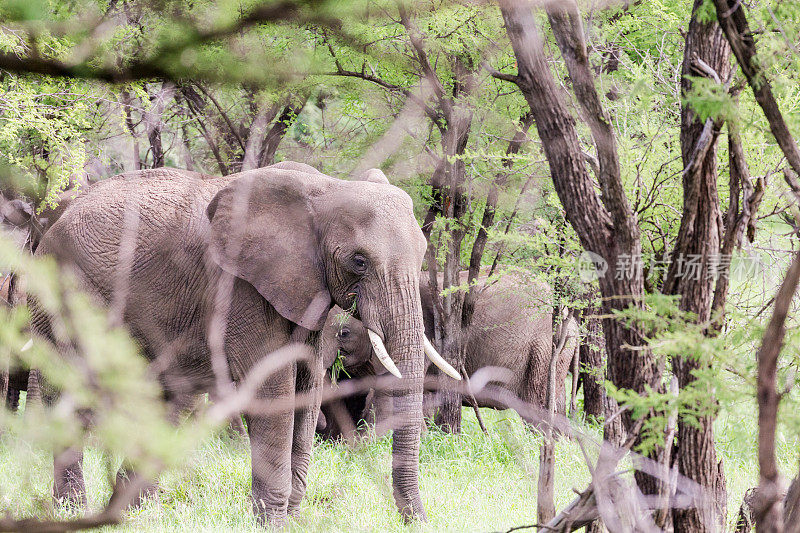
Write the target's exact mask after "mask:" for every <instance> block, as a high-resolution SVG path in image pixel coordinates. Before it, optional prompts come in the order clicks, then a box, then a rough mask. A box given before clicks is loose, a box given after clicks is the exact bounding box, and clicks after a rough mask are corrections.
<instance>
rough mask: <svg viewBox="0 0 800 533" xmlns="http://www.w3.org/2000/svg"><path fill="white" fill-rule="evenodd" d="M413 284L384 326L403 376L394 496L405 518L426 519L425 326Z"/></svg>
mask: <svg viewBox="0 0 800 533" xmlns="http://www.w3.org/2000/svg"><path fill="white" fill-rule="evenodd" d="M413 285H414V286H413V287H411V288H410V289H411V290H402V291H398V293H397V294H398V298H397V299H395V301H394V302H392V303H391V305H390V306H389V307H388V308H387V309H386V314H385V316H384V320H382V326H383V331H384V337H385V339H386V347H387V349H388V352H389V355H390V356H391V358H392V359H393V360H394V362H395V363H396V365H397V368H398V370H399V371H400V374H401V375H402V379H401V380H400V387H399V388H398V389H397V390H396V392H395V393H394V420H393V422H394V423H393V424H392V427H393V428H394V436H393V441H392V486H393V489H394V491H393V492H394V499H395V502H396V503H397V506H398V508H399V509H400V512H401V513H402V515H403V518H404V519H406V520H412V519H415V518H416V519H419V520H426V516H425V509H424V508H423V506H422V498H421V497H420V492H419V446H420V432H421V430H422V385H423V373H424V355H423V351H422V350H423V338H424V329H423V323H422V307H421V305H420V301H419V293H418V291H417V288H416V283H414V284H413Z"/></svg>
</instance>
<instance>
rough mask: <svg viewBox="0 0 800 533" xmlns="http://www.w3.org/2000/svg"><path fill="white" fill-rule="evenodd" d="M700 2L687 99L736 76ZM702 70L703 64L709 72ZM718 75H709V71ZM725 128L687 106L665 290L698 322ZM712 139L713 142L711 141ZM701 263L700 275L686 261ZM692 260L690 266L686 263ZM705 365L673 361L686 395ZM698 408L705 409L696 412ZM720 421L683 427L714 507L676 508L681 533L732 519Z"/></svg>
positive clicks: (712, 242) (682, 439)
mask: <svg viewBox="0 0 800 533" xmlns="http://www.w3.org/2000/svg"><path fill="white" fill-rule="evenodd" d="M702 3H703V2H702V0H695V3H694V8H693V10H692V19H691V22H690V23H689V31H688V32H687V34H686V49H685V52H684V60H683V67H682V76H683V78H682V81H681V88H682V91H683V94H684V96H686V95H687V94H688V92H689V91H690V90H691V87H692V81H691V80H690V79H689V76H697V75H701V74H703V73H705V74H706V75H708V76H712V77H713V76H716V77H717V79H718V80H727V79H728V77H729V75H730V70H731V66H730V47H729V46H728V43H727V42H726V41H725V37H724V36H723V34H722V31H721V30H720V27H719V25H718V24H717V22H716V21H711V22H709V23H702V22H700V21H699V20H698V19H697V11H698V9H699V8H700V7H701V6H702ZM703 64H704V65H703ZM706 67H710V68H711V69H713V71H714V73H715V74H714V73H711V72H707V68H706ZM718 128H719V126H718V125H716V124H714V123H713V121H712V120H711V119H708V120H706V121H705V122H704V121H701V120H700V119H699V118H698V116H697V115H696V114H695V112H694V110H693V109H692V108H691V107H690V106H689V105H687V104H684V105H683V109H682V112H681V152H682V157H683V163H684V173H683V216H682V218H681V226H680V230H679V232H678V240H677V242H676V244H675V250H674V252H673V255H672V257H673V260H672V262H671V263H670V267H669V270H668V272H667V278H666V281H665V284H664V292H665V293H666V294H677V295H680V296H681V300H680V304H679V305H680V308H681V309H682V310H684V311H689V312H692V313H695V314H696V315H697V320H698V323H700V324H706V323H708V322H709V321H710V319H711V306H712V302H713V297H714V285H715V280H714V277H712V276H709V275H708V271H707V268H708V265H710V264H711V262H712V261H713V260H714V257H716V256H717V254H719V251H720V229H721V228H720V226H721V222H722V221H721V213H720V202H719V195H718V194H717V168H716V146H715V141H716V134H717V133H718ZM709 133H710V135H711V136H710V138H709ZM696 259H699V260H700V265H701V266H700V268H699V270H697V271H695V270H693V269H690V268H688V267H687V265H688V264H689V262H688V261H691V260H696ZM687 260H688V261H687ZM707 365H708V362H707V361H702V360H699V359H698V358H696V357H694V356H693V355H688V356H686V357H676V358H673V360H672V367H673V371H674V373H675V376H676V377H677V378H678V385H679V386H680V388H681V389H686V388H687V387H689V386H691V384H692V383H693V382H694V381H695V377H694V375H693V372H694V371H696V370H699V369H703V368H706V367H707ZM698 408H702V407H701V406H698ZM714 419H715V415H714V414H713V413H710V412H701V413H700V416H699V417H697V418H696V419H695V418H694V417H692V419H691V420H688V419H687V418H683V417H682V418H680V419H679V420H678V438H677V443H678V444H677V451H676V457H675V460H676V463H677V465H678V471H679V472H680V474H682V475H683V476H686V477H688V478H690V479H692V480H694V481H696V482H697V483H699V484H700V485H701V486H702V487H703V488H705V489H706V490H708V491H709V493H710V494H711V495H713V496H712V501H709V502H706V505H705V506H704V507H703V508H700V507H693V508H685V509H677V508H676V509H673V511H672V519H673V523H674V528H675V530H676V531H698V532H700V531H719V530H721V529H723V528H724V525H725V517H726V514H725V512H726V498H727V495H726V489H725V475H724V472H723V469H722V462H721V461H719V460H718V459H717V453H716V446H715V442H714V430H713V424H714Z"/></svg>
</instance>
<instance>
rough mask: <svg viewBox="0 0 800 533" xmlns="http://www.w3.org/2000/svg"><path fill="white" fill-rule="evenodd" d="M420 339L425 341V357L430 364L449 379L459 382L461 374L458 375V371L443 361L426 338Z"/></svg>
mask: <svg viewBox="0 0 800 533" xmlns="http://www.w3.org/2000/svg"><path fill="white" fill-rule="evenodd" d="M422 338H423V339H425V355H427V356H428V359H430V360H431V363H433V364H434V365H436V366H438V367H439V368H441V369H442V372H444V373H445V374H447V375H448V376H450V377H451V378H453V379H457V380H459V381H461V374H459V373H458V370H456V369H455V368H453V367H452V366H450V363H448V362H447V361H445V360H444V357H442V356H441V355H439V352H437V351H436V348H434V347H433V344H431V341H429V340H428V337H426V336H424V335H423V336H422Z"/></svg>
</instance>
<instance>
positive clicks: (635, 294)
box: [493, 0, 661, 494]
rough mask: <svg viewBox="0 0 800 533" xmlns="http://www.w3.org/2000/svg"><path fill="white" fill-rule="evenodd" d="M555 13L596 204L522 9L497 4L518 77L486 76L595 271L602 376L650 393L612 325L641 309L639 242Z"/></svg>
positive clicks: (589, 81) (638, 358)
mask: <svg viewBox="0 0 800 533" xmlns="http://www.w3.org/2000/svg"><path fill="white" fill-rule="evenodd" d="M559 6H561V7H563V8H564V9H565V11H564V12H555V11H553V12H550V13H548V14H549V15H550V18H551V25H552V26H553V30H554V32H555V33H557V34H560V35H557V36H556V40H557V42H558V44H559V48H560V49H561V50H562V55H563V56H564V58H565V62H566V64H567V68H568V70H569V74H570V79H571V80H572V83H573V85H574V86H575V93H576V95H579V103H580V104H581V108H582V110H583V115H584V119H585V120H586V121H587V123H588V124H589V126H590V130H591V133H592V138H593V139H594V141H595V146H596V148H597V150H598V154H599V157H598V160H599V162H600V171H599V173H598V180H599V181H600V187H601V189H602V192H603V194H602V197H600V196H599V195H598V194H597V192H596V190H595V186H594V182H593V180H592V179H591V177H590V176H589V173H588V171H587V169H586V164H585V161H584V156H583V149H582V147H581V144H580V141H579V139H578V134H577V131H576V128H575V120H574V119H573V117H572V115H571V114H570V113H569V110H568V109H567V106H566V104H565V103H564V101H563V98H562V89H561V87H560V86H559V85H557V84H556V82H555V80H554V78H553V74H552V72H551V71H550V68H549V66H548V63H547V59H546V57H545V54H544V47H543V43H542V39H541V37H540V35H539V32H538V27H537V24H536V20H535V18H534V16H533V13H532V12H531V7H530V5H529V4H527V3H522V2H516V1H512V0H502V1H501V2H500V10H501V12H502V14H503V20H504V21H505V25H506V32H507V33H508V37H509V40H510V41H511V45H512V48H513V50H514V56H515V57H516V60H517V68H518V74H517V75H509V74H504V73H498V72H494V73H493V75H494V76H495V77H497V78H500V79H504V80H507V81H511V82H513V83H515V84H516V85H517V86H518V87H519V88H520V90H521V92H522V93H523V96H524V97H525V99H526V100H527V102H528V105H529V106H530V109H531V112H532V114H533V116H534V121H535V124H536V129H537V131H538V133H539V138H540V140H541V141H542V147H543V149H544V152H545V156H546V157H547V161H548V163H549V166H550V173H551V176H552V179H553V184H554V186H555V190H556V193H557V194H558V198H559V200H560V201H561V203H562V205H563V206H564V210H565V212H566V217H567V220H568V221H569V222H570V224H571V225H572V227H573V228H574V229H575V232H576V233H577V234H578V237H579V238H580V241H581V244H582V246H583V247H584V249H585V250H587V251H588V252H591V253H592V254H593V255H592V256H591V258H592V260H593V262H594V263H595V264H596V265H597V266H598V274H599V284H600V293H601V296H602V297H603V303H602V314H603V315H604V316H607V317H609V318H604V319H603V331H604V333H605V341H606V353H607V354H608V373H609V377H610V379H611V381H612V382H613V383H614V385H616V386H617V387H619V388H625V389H629V390H633V391H636V392H637V393H639V394H645V393H646V390H647V387H648V386H649V387H653V388H656V387H657V385H658V383H659V382H660V376H661V368H660V366H659V364H658V363H657V362H656V361H655V359H654V358H653V357H652V354H651V352H650V350H649V348H648V345H647V342H646V340H645V339H644V338H643V337H642V335H641V334H640V332H638V331H637V330H636V329H634V328H630V327H628V326H627V325H625V324H624V323H622V322H620V321H618V320H616V319H615V318H612V316H613V312H614V311H617V310H624V309H626V308H628V307H629V306H636V307H638V306H641V305H642V297H643V295H644V282H643V276H642V272H641V268H637V265H639V264H640V261H641V243H640V242H639V230H638V226H637V223H636V215H635V213H634V212H633V210H632V209H631V207H630V204H629V202H628V200H627V197H626V196H625V191H624V187H623V186H622V180H621V177H620V175H619V164H618V161H617V156H616V141H615V139H614V134H613V130H612V129H611V127H610V121H609V119H608V117H607V116H606V114H605V111H604V110H603V108H602V106H601V105H600V101H599V97H598V96H597V93H596V90H595V87H594V80H593V78H592V75H591V70H590V66H589V64H588V59H587V51H586V44H585V39H584V38H583V30H582V28H581V27H580V14H579V13H577V7H576V6H575V5H574V4H572V3H570V4H568V5H567V4H563V5H562V4H559ZM557 7H558V6H556V5H555V4H551V5H550V6H549V8H551V9H556V8H557ZM631 266H632V268H631ZM617 273H621V274H622V275H617ZM622 416H623V417H624V418H623V420H624V422H625V425H626V426H627V427H629V428H630V427H631V426H632V424H633V421H632V419H631V416H630V414H629V413H628V412H626V413H624V414H623V415H622ZM639 474H640V472H637V476H636V478H637V483H638V484H639V486H640V488H641V489H642V491H643V492H645V493H647V494H652V493H653V492H654V490H655V489H654V487H653V483H652V482H651V481H649V476H643V475H639Z"/></svg>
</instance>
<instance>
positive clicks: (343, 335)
mask: <svg viewBox="0 0 800 533" xmlns="http://www.w3.org/2000/svg"><path fill="white" fill-rule="evenodd" d="M349 336H350V330H349V329H343V330H342V331H340V332H339V338H340V339H346V338H347V337H349Z"/></svg>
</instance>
